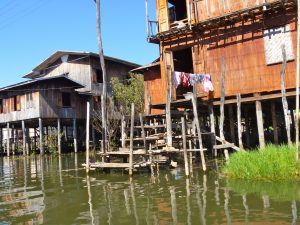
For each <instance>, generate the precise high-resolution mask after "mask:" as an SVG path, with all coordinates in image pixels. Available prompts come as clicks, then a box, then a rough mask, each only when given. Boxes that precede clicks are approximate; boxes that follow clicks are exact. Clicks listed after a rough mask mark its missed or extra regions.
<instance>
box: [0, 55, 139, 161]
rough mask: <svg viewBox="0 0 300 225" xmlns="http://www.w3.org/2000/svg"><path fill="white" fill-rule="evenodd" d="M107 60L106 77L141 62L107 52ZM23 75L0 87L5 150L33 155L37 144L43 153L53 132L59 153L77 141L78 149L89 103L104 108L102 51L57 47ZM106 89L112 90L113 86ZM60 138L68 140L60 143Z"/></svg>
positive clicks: (120, 74) (122, 77)
mask: <svg viewBox="0 0 300 225" xmlns="http://www.w3.org/2000/svg"><path fill="white" fill-rule="evenodd" d="M105 62H106V69H107V76H108V77H107V80H108V81H110V79H111V78H112V77H118V78H119V79H120V80H125V79H126V78H127V77H128V71H130V70H132V69H134V68H136V67H137V66H138V65H137V64H134V63H130V62H126V61H124V60H120V59H116V58H112V57H105ZM24 78H28V79H29V80H27V81H25V82H21V83H18V84H15V85H11V86H8V87H4V88H0V128H1V129H0V140H1V150H2V152H4V151H5V153H6V154H7V155H10V154H14V153H16V152H17V150H18V149H22V151H23V154H29V152H30V150H34V149H37V148H38V149H39V150H40V152H41V153H43V152H44V151H45V150H44V147H45V146H48V147H49V143H48V142H50V140H49V135H50V134H51V133H52V132H53V131H55V133H56V134H58V137H57V138H58V149H59V152H61V150H62V147H66V146H73V145H74V149H75V151H77V148H78V147H77V145H79V146H81V144H82V143H83V141H82V142H81V140H84V135H85V126H84V125H85V120H86V102H87V101H90V102H91V105H92V106H93V107H94V108H95V109H97V108H98V107H100V97H99V96H100V95H101V93H102V83H103V82H102V71H101V67H100V62H99V57H98V55H97V54H95V53H86V52H67V51H58V52H56V53H54V54H53V55H51V56H50V57H48V58H47V59H46V60H44V61H43V62H42V63H41V64H39V65H38V66H37V67H35V68H34V69H33V70H32V71H31V72H30V73H28V74H26V75H25V76H24ZM108 94H112V92H111V86H110V85H108ZM30 131H32V132H30ZM94 133H95V132H94V131H93V132H92V134H93V142H94V144H95V142H96V140H95V134H94ZM61 134H63V135H61ZM61 136H62V137H61ZM61 138H63V140H61ZM77 139H78V141H77ZM62 141H64V142H65V143H66V145H64V146H61V142H62ZM70 141H71V142H70ZM68 143H69V144H68ZM4 147H5V148H4Z"/></svg>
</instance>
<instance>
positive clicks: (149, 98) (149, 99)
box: [145, 81, 151, 115]
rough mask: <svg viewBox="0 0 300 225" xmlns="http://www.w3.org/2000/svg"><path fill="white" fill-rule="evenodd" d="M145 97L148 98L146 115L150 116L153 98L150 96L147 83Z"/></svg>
mask: <svg viewBox="0 0 300 225" xmlns="http://www.w3.org/2000/svg"><path fill="white" fill-rule="evenodd" d="M145 95H146V96H145V97H146V106H145V107H146V114H147V115H150V113H151V96H150V95H149V84H148V81H146V90H145Z"/></svg>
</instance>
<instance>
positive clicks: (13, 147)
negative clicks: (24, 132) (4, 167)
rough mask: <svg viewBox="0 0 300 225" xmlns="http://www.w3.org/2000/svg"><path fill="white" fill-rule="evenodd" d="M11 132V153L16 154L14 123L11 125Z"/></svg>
mask: <svg viewBox="0 0 300 225" xmlns="http://www.w3.org/2000/svg"><path fill="white" fill-rule="evenodd" d="M11 134H12V140H13V143H12V145H11V147H12V154H13V155H15V154H16V129H15V125H12V126H11Z"/></svg>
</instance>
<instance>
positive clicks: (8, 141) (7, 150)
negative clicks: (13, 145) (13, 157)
mask: <svg viewBox="0 0 300 225" xmlns="http://www.w3.org/2000/svg"><path fill="white" fill-rule="evenodd" d="M6 134H7V142H6V154H7V156H8V157H9V156H10V127H9V123H7V124H6Z"/></svg>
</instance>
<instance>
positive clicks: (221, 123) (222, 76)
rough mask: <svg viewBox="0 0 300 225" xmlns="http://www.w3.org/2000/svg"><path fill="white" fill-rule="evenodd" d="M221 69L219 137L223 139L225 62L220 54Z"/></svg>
mask: <svg viewBox="0 0 300 225" xmlns="http://www.w3.org/2000/svg"><path fill="white" fill-rule="evenodd" d="M221 67H222V69H221V70H222V71H221V105H220V138H221V139H222V141H225V137H224V105H225V62H224V56H222V65H221Z"/></svg>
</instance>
